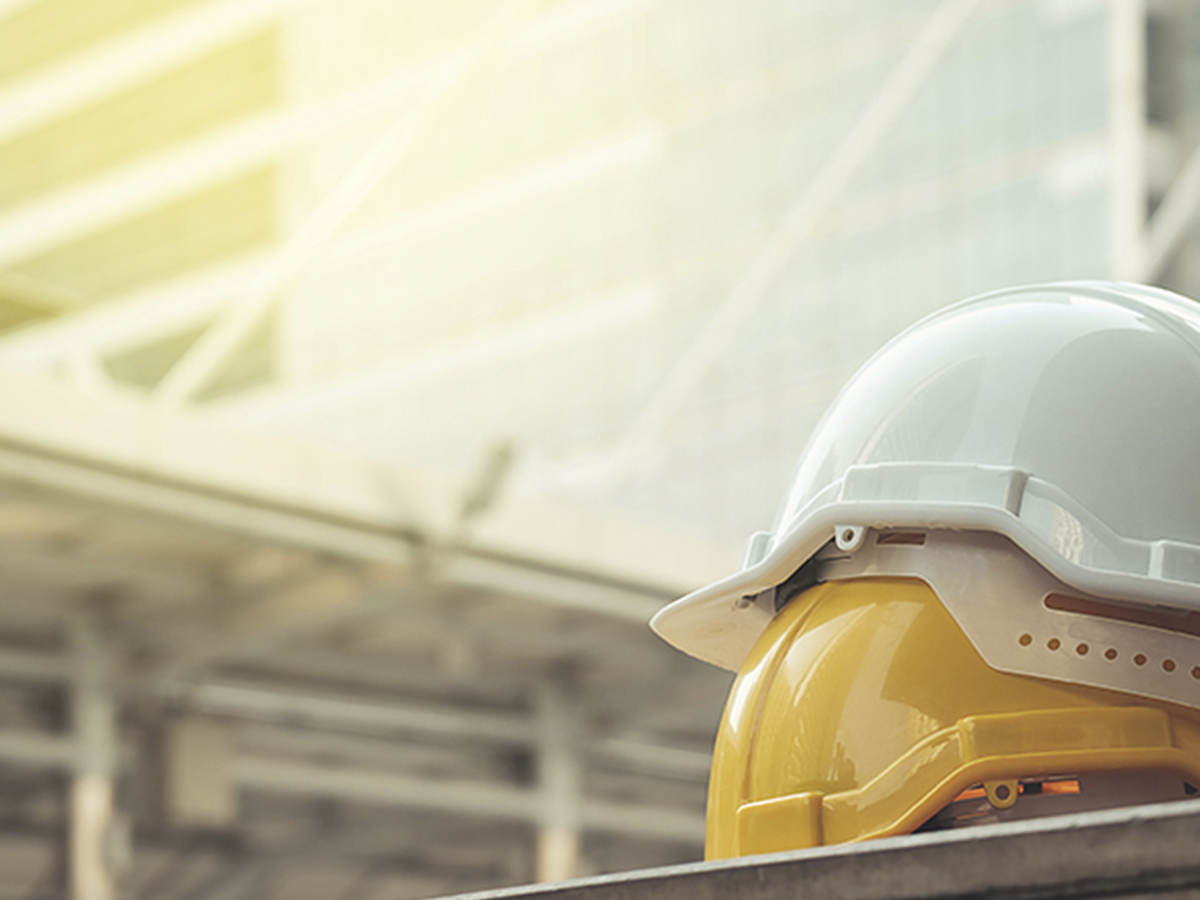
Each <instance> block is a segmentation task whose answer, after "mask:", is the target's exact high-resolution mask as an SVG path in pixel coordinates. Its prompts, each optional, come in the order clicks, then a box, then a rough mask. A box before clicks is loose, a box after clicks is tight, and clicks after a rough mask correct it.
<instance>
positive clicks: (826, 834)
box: [705, 551, 1200, 859]
mask: <svg viewBox="0 0 1200 900" xmlns="http://www.w3.org/2000/svg"><path fill="white" fill-rule="evenodd" d="M983 555H984V556H986V555H987V551H984V553H983ZM1030 565H1036V564H1033V563H1031V562H1030ZM1147 630H1153V629H1147ZM1059 634H1060V635H1062V637H1063V638H1065V637H1066V635H1065V634H1063V633H1062V632H1059ZM1038 643H1039V644H1041V646H1040V647H1039V646H1036V645H1034V644H1032V643H1031V644H1029V645H1027V646H1026V648H1025V649H1026V650H1027V651H1028V652H1030V653H1034V652H1043V653H1050V652H1054V653H1058V655H1059V656H1060V657H1061V656H1065V655H1068V654H1069V655H1071V656H1074V655H1075V652H1074V648H1073V647H1068V646H1065V645H1064V646H1059V643H1060V642H1059V641H1058V640H1056V639H1051V641H1050V642H1049V648H1053V649H1047V645H1046V644H1044V643H1042V642H1041V641H1039V642H1038ZM1100 649H1101V648H1100V647H1097V651H1099V650H1100ZM1093 655H1097V656H1099V655H1101V654H1100V653H1099V652H1097V653H1096V654H1093ZM1101 664H1104V663H1103V659H1102V662H1101ZM1109 664H1110V665H1124V666H1132V665H1133V664H1132V663H1131V662H1130V658H1129V657H1128V656H1126V655H1122V656H1121V657H1120V658H1119V659H1116V660H1115V661H1112V662H1110V663H1109ZM1176 674H1182V675H1183V677H1184V678H1185V679H1187V680H1188V681H1191V678H1190V676H1188V675H1187V674H1186V673H1176ZM1197 684H1198V685H1200V682H1197ZM1149 773H1162V774H1163V775H1170V776H1172V777H1171V778H1170V779H1168V781H1169V782H1170V783H1172V784H1173V785H1174V789H1175V790H1176V791H1177V794H1178V796H1179V797H1180V798H1182V797H1183V796H1185V792H1186V786H1185V783H1184V782H1185V781H1187V782H1190V783H1192V784H1197V783H1200V711H1197V710H1196V709H1190V708H1187V707H1183V706H1179V705H1175V704H1170V703H1164V702H1159V701H1147V700H1138V701H1136V703H1135V702H1134V701H1133V699H1132V698H1130V697H1129V696H1128V695H1126V694H1122V693H1119V692H1115V691H1111V690H1105V689H1101V688H1095V687H1089V686H1083V685H1078V684H1069V683H1067V682H1066V681H1055V680H1049V679H1045V678H1037V677H1032V676H1028V675H1019V674H1010V673H1007V672H1001V671H997V670H996V669H995V668H994V667H993V666H991V665H989V664H988V662H986V661H985V660H984V659H983V658H982V657H981V656H980V654H979V652H978V650H977V649H976V647H975V646H974V645H973V643H972V642H971V641H970V640H968V637H967V635H966V634H965V633H964V631H963V630H962V629H961V628H960V627H959V624H958V623H957V622H956V620H955V618H954V617H953V616H952V614H951V612H950V610H949V609H948V608H947V607H946V605H945V604H944V603H943V602H941V600H940V599H939V597H938V596H937V595H936V594H935V592H934V590H933V589H932V588H931V587H930V586H929V585H927V584H925V583H924V582H922V581H920V580H917V579H913V578H894V577H878V576H877V577H870V578H857V579H855V578H850V579H847V580H833V581H828V582H826V583H822V584H818V585H816V586H813V587H810V588H808V589H807V590H805V591H803V592H802V593H800V594H799V595H798V596H797V597H795V598H794V599H792V600H791V601H790V602H789V603H788V604H787V605H786V606H784V607H783V609H782V610H781V611H780V612H779V614H778V615H777V616H775V618H774V619H773V620H772V621H771V623H770V625H769V626H768V628H767V629H766V630H765V631H764V632H763V634H762V635H761V636H760V637H759V638H758V640H757V641H756V643H755V645H754V647H753V648H752V649H751V652H750V653H749V655H748V656H747V659H746V661H745V664H744V665H743V667H742V670H741V672H740V674H739V675H738V678H737V679H736V680H735V682H734V685H733V688H732V690H731V692H730V695H729V699H728V701H727V704H726V709H725V715H724V718H723V720H722V723H721V727H720V730H719V732H718V735H717V741H716V746H715V748H714V753H713V768H712V776H711V778H710V779H709V799H708V816H707V836H706V846H705V853H706V856H707V857H708V858H709V859H713V858H720V857H728V856H739V855H747V854H752V853H766V852H774V851H779V850H788V849H798V848H804V847H812V846H817V845H821V844H833V843H840V842H844V841H854V840H862V839H866V838H873V837H880V836H884V835H890V834H901V833H907V832H910V831H912V830H914V829H915V828H917V827H918V826H920V825H921V824H922V823H923V822H925V821H926V820H928V819H929V818H930V817H931V816H933V815H935V814H936V813H938V812H939V810H941V809H943V808H944V807H946V806H947V805H948V804H950V803H952V802H953V801H954V800H955V798H956V797H957V796H960V794H961V792H962V791H964V790H966V789H969V788H972V787H974V786H976V785H981V784H982V785H983V786H984V787H985V788H986V789H987V790H988V791H989V796H990V792H991V791H993V790H995V788H994V785H996V784H1007V785H1011V791H1012V793H1011V798H1012V799H1013V800H1016V797H1017V792H1018V790H1019V788H1018V779H1026V778H1028V777H1029V776H1056V775H1065V776H1072V777H1077V778H1079V779H1080V781H1079V783H1080V784H1083V785H1084V787H1085V788H1086V787H1087V786H1088V781H1087V779H1088V778H1089V777H1096V776H1098V775H1109V774H1111V775H1114V776H1117V775H1123V776H1130V775H1132V776H1134V777H1135V778H1136V777H1139V776H1143V775H1147V774H1149ZM1037 786H1039V787H1040V785H1037ZM1025 787H1026V785H1025V784H1021V785H1020V789H1024V788H1025ZM1082 794H1083V795H1084V796H1082V797H1081V798H1080V799H1081V800H1086V799H1088V798H1087V796H1086V795H1087V794H1088V791H1087V790H1084V791H1083V792H1082ZM1094 797H1095V801H1097V802H1099V803H1100V804H1101V805H1112V798H1111V797H1110V796H1105V794H1104V791H1103V790H1100V791H1097V792H1096V794H1095V795H1094ZM1031 799H1032V801H1033V802H1034V803H1035V805H1036V804H1037V803H1039V802H1041V798H1029V797H1025V796H1022V798H1021V799H1020V800H1019V801H1017V803H1016V808H1014V810H1013V812H1014V813H1016V814H1018V817H1020V807H1021V806H1022V804H1025V803H1026V802H1027V801H1029V800H1031ZM1050 799H1051V802H1050V803H1048V804H1045V805H1044V806H1043V807H1041V808H1042V814H1053V813H1054V812H1056V811H1059V812H1061V811H1070V810H1071V808H1072V807H1071V806H1069V805H1065V806H1063V805H1059V806H1055V803H1056V802H1057V801H1056V800H1054V799H1053V798H1050ZM1150 799H1166V798H1165V797H1159V798H1154V797H1148V796H1146V795H1145V794H1143V795H1142V796H1141V799H1136V798H1133V797H1130V798H1126V800H1125V802H1146V801H1147V800H1150Z"/></svg>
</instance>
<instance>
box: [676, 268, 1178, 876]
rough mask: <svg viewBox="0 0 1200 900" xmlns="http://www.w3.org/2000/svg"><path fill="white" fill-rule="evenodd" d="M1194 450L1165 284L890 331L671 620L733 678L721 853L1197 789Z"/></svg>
mask: <svg viewBox="0 0 1200 900" xmlns="http://www.w3.org/2000/svg"><path fill="white" fill-rule="evenodd" d="M1197 449H1200V312H1198V310H1197V307H1196V305H1195V304H1193V303H1192V302H1191V301H1189V300H1186V299H1185V298H1182V297H1179V296H1177V295H1174V294H1170V293H1168V292H1166V291H1161V290H1158V289H1154V288H1147V287H1142V286H1137V285H1126V284H1102V283H1065V284H1052V285H1043V286H1033V287H1025V288H1017V289H1013V290H1007V291H999V292H995V293H992V294H988V295H984V296H982V297H977V298H974V299H971V300H968V301H965V302H963V303H960V304H958V305H955V306H952V307H949V308H947V309H945V310H942V311H941V312H939V313H936V314H934V315H932V316H930V317H928V318H926V319H924V320H922V321H921V322H919V323H917V324H916V325H914V326H912V327H911V328H910V329H908V330H907V331H906V332H904V333H903V334H901V335H900V336H898V337H897V338H895V339H894V340H893V341H891V342H890V343H889V344H887V345H886V346H885V347H884V348H883V349H882V350H880V351H879V353H877V354H876V355H875V356H874V357H873V358H872V359H871V360H870V361H868V362H867V364H866V365H864V366H863V368H862V369H861V370H860V371H859V372H858V374H857V375H855V377H854V378H853V379H852V380H851V381H850V382H849V384H847V386H846V387H845V388H844V389H843V391H842V392H841V393H840V394H839V396H838V397H837V399H836V400H835V401H834V403H833V405H832V406H831V408H830V409H829V411H828V412H827V413H826V415H825V417H824V418H823V419H822V421H821V422H820V424H819V425H818V426H817V428H816V430H815V432H814V434H813V436H812V439H811V441H810V443H809V445H808V448H807V449H806V450H805V452H804V455H803V457H802V460H801V464H800V469H799V473H798V475H797V478H796V480H795V483H794V484H793V486H792V489H791V491H790V492H789V495H788V499H787V502H786V504H785V505H784V508H783V511H782V513H781V515H780V518H779V521H778V523H777V527H776V528H775V530H774V531H773V532H772V533H770V534H768V535H758V536H756V537H755V538H753V539H752V541H751V546H750V550H749V552H748V556H747V562H746V565H745V567H744V568H743V569H742V571H740V572H738V573H735V574H734V575H731V576H730V577H728V578H726V579H723V580H721V581H719V582H717V583H715V584H713V585H709V586H708V587H705V588H702V589H700V590H698V591H695V592H693V593H692V594H689V595H688V596H686V597H684V598H682V599H681V600H678V601H676V602H675V603H673V604H671V605H670V606H668V607H666V608H665V609H664V610H662V611H660V613H659V614H658V615H657V616H656V617H655V619H654V621H653V625H654V627H655V629H656V630H657V631H658V632H659V634H660V635H662V636H663V637H664V638H666V639H667V640H668V641H669V642H671V643H673V644H675V645H676V646H677V647H679V648H680V649H682V650H684V651H686V652H688V653H690V654H692V655H694V656H697V657H699V658H701V659H704V660H706V661H709V662H712V663H715V664H717V665H720V666H723V667H725V668H729V669H732V670H734V671H737V672H738V673H739V675H738V679H737V681H736V682H735V684H734V687H733V689H732V691H731V694H730V697H729V701H728V703H727V706H726V711H725V717H724V720H723V722H722V726H721V729H720V732H719V735H718V739H717V745H716V749H715V753H714V764H713V775H712V778H711V779H710V795H709V817H708V849H707V852H708V855H709V856H728V855H733V854H742V853H753V852H764V851H768V850H780V849H788V848H794V847H804V846H813V845H816V844H822V843H834V842H838V841H846V840H857V839H863V838H867V837H873V836H878V835H884V834H896V833H903V832H906V831H911V830H913V829H915V828H917V827H919V826H922V825H923V824H924V825H925V826H926V827H928V823H929V822H931V821H937V820H939V817H941V818H945V817H946V815H947V810H952V809H960V808H961V807H962V805H963V804H967V806H970V804H971V803H976V805H978V804H983V807H984V810H983V811H982V812H980V813H979V815H984V814H985V813H986V814H987V815H993V816H994V815H1002V814H1009V813H1006V812H1005V811H1006V810H1008V809H1009V807H1012V809H1013V810H1016V811H1025V812H1024V813H1022V814H1042V812H1044V811H1047V810H1048V811H1051V812H1053V811H1061V810H1063V809H1065V808H1086V807H1087V804H1088V803H1092V804H1093V805H1101V806H1103V805H1115V804H1116V803H1117V802H1118V799H1119V798H1118V795H1120V796H1127V797H1132V798H1133V800H1126V801H1125V802H1135V801H1137V800H1140V801H1141V802H1147V801H1148V800H1151V799H1161V798H1163V797H1167V796H1175V795H1176V794H1178V795H1179V796H1183V795H1184V794H1185V792H1186V790H1194V788H1192V787H1191V785H1193V784H1195V783H1197V782H1200V711H1198V710H1200V479H1198V478H1195V477H1194V475H1193V474H1192V472H1193V464H1192V462H1191V459H1192V456H1193V455H1194V453H1195V451H1196V450H1197ZM1131 778H1132V779H1133V781H1132V782H1131V781H1130V780H1129V779H1131ZM1104 779H1108V780H1107V781H1105V780H1104ZM1113 779H1118V780H1119V779H1124V780H1123V781H1113ZM1062 784H1072V785H1074V786H1075V789H1074V791H1075V792H1074V794H1071V796H1072V797H1074V800H1073V801H1072V803H1073V804H1074V805H1073V806H1069V807H1063V806H1062V802H1064V801H1061V800H1055V801H1054V803H1058V804H1059V805H1058V806H1057V807H1055V806H1054V805H1053V803H1051V802H1050V801H1049V800H1047V798H1048V797H1051V796H1052V795H1055V792H1056V791H1058V793H1059V794H1062V790H1059V788H1055V787H1054V786H1055V785H1059V786H1060V787H1061V785H1062ZM1081 784H1082V785H1084V786H1085V787H1086V788H1087V790H1084V791H1083V792H1082V794H1081V793H1080V789H1079V785H1081ZM1114 784H1120V785H1124V787H1121V788H1119V789H1118V788H1114V787H1113V785H1114ZM1096 785H1107V787H1103V788H1095V789H1094V790H1093V788H1094V787H1095V786H1096ZM1130 785H1132V788H1131V787H1130ZM972 791H978V792H980V793H979V794H978V795H972V794H971V792H972ZM1122 791H1124V793H1122ZM1034 794H1036V795H1037V796H1038V798H1039V799H1038V800H1037V801H1036V802H1035V801H1034V800H1033V799H1032V798H1033V796H1034ZM1001 795H1003V796H1001ZM1084 795H1086V796H1084ZM1018 797H1020V800H1019V801H1018ZM1081 797H1082V799H1081ZM964 798H967V799H964ZM980 798H982V799H980ZM1014 804H1016V805H1015V806H1014ZM1080 804H1082V805H1080ZM1035 807H1036V809H1037V810H1038V812H1036V813H1029V812H1028V811H1029V810H1033V809H1034V808H1035ZM1012 814H1013V815H1016V814H1017V813H1015V812H1014V813H1012ZM972 815H975V813H972Z"/></svg>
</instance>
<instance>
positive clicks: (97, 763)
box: [68, 616, 117, 900]
mask: <svg viewBox="0 0 1200 900" xmlns="http://www.w3.org/2000/svg"><path fill="white" fill-rule="evenodd" d="M70 642H71V653H72V663H73V673H72V675H73V677H72V682H71V727H72V738H73V741H74V744H75V760H74V771H73V772H72V777H71V785H70V828H69V850H68V852H69V865H68V880H69V886H70V895H69V896H70V898H71V900H113V898H114V897H115V896H116V889H115V885H114V882H113V876H112V871H111V865H110V860H109V853H108V852H107V850H108V843H109V841H108V839H109V836H110V834H111V829H112V823H113V796H114V781H115V778H116V772H117V728H116V723H117V704H116V700H115V697H114V694H113V677H112V676H113V672H112V660H111V654H110V652H109V648H108V646H107V643H106V641H105V638H104V635H103V633H102V632H101V629H100V628H99V626H98V624H97V622H96V621H95V620H94V619H93V618H91V617H87V616H81V617H80V618H79V619H77V620H76V621H74V622H72V623H71V626H70Z"/></svg>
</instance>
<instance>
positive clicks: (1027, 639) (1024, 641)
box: [1017, 634, 1033, 647]
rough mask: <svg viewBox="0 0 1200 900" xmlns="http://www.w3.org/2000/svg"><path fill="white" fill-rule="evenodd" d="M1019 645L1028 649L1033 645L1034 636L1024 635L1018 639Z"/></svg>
mask: <svg viewBox="0 0 1200 900" xmlns="http://www.w3.org/2000/svg"><path fill="white" fill-rule="evenodd" d="M1017 643H1018V644H1020V645H1021V646H1022V647H1028V646H1029V645H1030V644H1032V643H1033V635H1032V634H1023V635H1021V636H1020V637H1019V638H1017Z"/></svg>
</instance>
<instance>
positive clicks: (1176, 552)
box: [651, 282, 1200, 670]
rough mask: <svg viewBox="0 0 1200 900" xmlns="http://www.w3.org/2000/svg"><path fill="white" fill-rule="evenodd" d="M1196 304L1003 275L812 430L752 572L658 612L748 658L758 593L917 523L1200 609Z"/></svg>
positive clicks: (708, 645) (712, 657) (888, 353)
mask: <svg viewBox="0 0 1200 900" xmlns="http://www.w3.org/2000/svg"><path fill="white" fill-rule="evenodd" d="M1198 462H1200V307H1198V306H1197V305H1196V304H1195V303H1193V302H1192V301H1190V300H1188V299H1186V298H1184V297H1180V296H1179V295H1177V294H1172V293H1170V292H1168V291H1164V290H1160V289H1157V288H1151V287H1145V286H1142V285H1133V284H1112V283H1100V282H1066V283H1060V284H1047V285H1036V286H1030V287H1022V288H1014V289H1009V290H1003V291H997V292H994V293H990V294H985V295H982V296H979V297H975V298H973V299H970V300H966V301H963V302H962V303H959V304H956V305H954V306H951V307H948V308H946V309H944V310H942V311H940V312H937V313H935V314H933V315H931V316H929V317H928V318H926V319H923V320H922V321H920V322H918V323H917V324H915V325H913V326H912V327H910V328H909V329H908V330H907V331H905V332H904V333H902V334H901V335H899V336H898V337H896V338H895V339H893V340H892V341H891V342H890V343H888V344H887V345H886V346H884V347H883V349H881V350H880V351H879V352H878V353H876V354H875V356H874V357H872V358H871V359H870V360H869V361H868V362H867V363H866V364H865V365H864V366H863V367H862V368H861V369H860V370H859V372H858V374H856V375H855V376H854V378H853V379H851V381H850V382H849V383H848V384H847V385H846V387H845V388H844V389H843V390H842V392H841V393H840V394H839V395H838V397H837V398H836V399H835V400H834V402H833V405H832V406H831V407H830V408H829V410H828V411H827V412H826V414H825V416H824V417H823V418H822V420H821V421H820V423H819V424H818V425H817V427H816V429H815V431H814V432H813V435H812V438H811V440H810V441H809V444H808V447H807V449H806V450H805V452H804V454H803V456H802V459H801V463H800V469H799V472H798V474H797V476H796V479H795V482H794V484H793V485H792V489H791V491H790V492H789V494H788V498H787V502H786V503H785V505H784V507H783V511H782V513H781V515H780V517H779V520H778V522H777V525H776V528H775V529H774V531H773V532H771V533H760V534H758V535H755V536H754V537H752V539H751V543H750V547H749V549H748V553H747V559H746V563H745V565H744V567H743V568H742V570H741V571H739V572H737V573H735V574H733V575H731V576H729V577H727V578H724V579H722V580H721V581H718V582H716V583H714V584H711V585H709V586H707V587H704V588H701V589H700V590H697V591H694V592H692V593H691V594H688V595H687V596H685V597H683V598H682V599H680V600H676V601H675V602H674V603H672V604H670V605H669V606H667V607H665V608H664V609H662V610H661V611H660V612H659V613H658V614H657V615H656V616H655V617H654V619H653V621H652V623H651V624H652V626H653V627H654V629H655V631H657V632H658V634H659V635H661V636H662V637H663V638H665V639H666V640H667V641H668V642H670V643H671V644H674V645H675V646H676V647H678V648H680V649H681V650H683V651H685V652H687V653H690V654H691V655H693V656H696V657H698V658H700V659H703V660H705V661H708V662H711V663H714V664H716V665H718V666H721V667H723V668H727V669H732V670H737V669H738V668H739V667H740V665H741V663H742V661H743V659H744V658H745V656H746V654H747V653H748V652H749V650H750V648H751V647H752V646H753V644H754V642H755V641H756V639H757V638H758V636H759V635H760V633H761V632H762V631H763V629H764V628H765V627H766V624H767V622H768V621H769V620H770V619H771V618H772V616H773V614H774V608H773V605H772V604H771V603H767V602H762V600H761V597H762V596H763V595H764V594H765V592H769V591H771V590H772V589H773V588H774V587H775V586H777V585H779V584H781V583H782V582H784V581H785V580H787V579H788V578H789V577H790V576H792V575H793V574H794V573H796V571H797V570H798V569H799V568H800V567H801V566H802V565H803V564H805V563H806V562H808V561H809V560H810V559H812V558H813V556H814V555H815V554H816V553H817V552H818V551H819V550H820V549H821V548H822V547H823V546H825V545H826V544H828V543H829V542H830V541H836V543H837V544H838V545H840V546H844V547H845V548H850V549H852V548H853V547H854V546H855V545H856V542H858V541H861V539H862V535H863V534H864V530H865V529H870V528H875V529H880V528H895V527H897V526H913V527H920V528H929V529H952V530H970V531H987V532H992V533H996V534H1000V535H1003V536H1005V537H1007V538H1008V539H1010V540H1011V541H1012V542H1013V543H1015V544H1016V545H1017V546H1018V547H1020V548H1021V549H1022V550H1024V551H1025V553H1027V554H1028V555H1029V556H1031V557H1033V559H1035V560H1036V561H1037V562H1038V563H1040V564H1041V565H1042V566H1043V567H1044V568H1045V569H1046V570H1048V571H1049V572H1050V573H1051V574H1052V575H1053V576H1054V577H1055V578H1057V579H1059V580H1060V581H1062V582H1063V583H1065V584H1067V585H1070V586H1072V587H1074V588H1076V589H1078V590H1080V591H1083V592H1086V593H1089V594H1092V595H1095V596H1099V597H1107V598H1112V599H1119V600H1123V601H1129V602H1137V603H1146V604H1157V605H1162V606H1167V607H1174V608H1179V609H1186V610H1200V474H1198V472H1197V468H1198Z"/></svg>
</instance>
